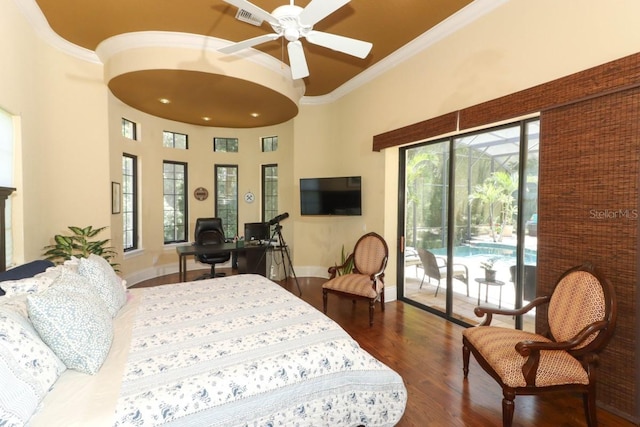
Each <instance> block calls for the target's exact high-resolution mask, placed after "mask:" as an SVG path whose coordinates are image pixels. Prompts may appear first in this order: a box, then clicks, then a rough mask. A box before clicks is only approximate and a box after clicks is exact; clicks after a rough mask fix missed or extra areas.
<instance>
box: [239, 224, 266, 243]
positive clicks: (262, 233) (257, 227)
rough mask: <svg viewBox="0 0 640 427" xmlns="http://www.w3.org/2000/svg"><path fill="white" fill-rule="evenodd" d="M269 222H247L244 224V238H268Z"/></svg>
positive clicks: (248, 240)
mask: <svg viewBox="0 0 640 427" xmlns="http://www.w3.org/2000/svg"><path fill="white" fill-rule="evenodd" d="M269 237H270V236H269V223H267V222H247V223H245V224H244V240H245V241H246V242H250V241H252V240H263V241H264V240H269Z"/></svg>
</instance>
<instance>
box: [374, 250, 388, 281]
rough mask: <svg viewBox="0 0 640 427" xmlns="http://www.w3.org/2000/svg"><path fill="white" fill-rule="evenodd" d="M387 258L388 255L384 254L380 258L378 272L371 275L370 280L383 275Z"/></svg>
mask: <svg viewBox="0 0 640 427" xmlns="http://www.w3.org/2000/svg"><path fill="white" fill-rule="evenodd" d="M388 260H389V257H388V256H385V257H384V259H383V260H382V265H381V266H380V270H378V272H376V273H374V274H372V275H371V280H377V279H378V278H383V277H384V270H385V268H387V261H388Z"/></svg>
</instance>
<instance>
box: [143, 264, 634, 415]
mask: <svg viewBox="0 0 640 427" xmlns="http://www.w3.org/2000/svg"><path fill="white" fill-rule="evenodd" d="M220 271H225V269H221V270H220ZM203 272H206V271H196V272H189V274H188V276H187V279H188V280H191V279H193V278H195V277H197V276H198V275H200V274H202V273H203ZM226 273H227V274H232V273H231V271H230V270H228V269H227V270H226ZM177 281H178V275H177V274H171V275H167V276H163V277H159V278H156V279H151V280H147V281H145V282H142V283H139V284H137V285H136V286H135V287H145V286H157V285H163V284H167V283H174V282H177ZM298 282H299V283H300V287H301V289H302V299H303V300H305V301H306V302H308V303H309V304H311V305H313V306H314V307H316V308H318V309H319V310H322V290H321V286H322V283H323V282H324V279H319V278H298ZM279 283H280V285H282V286H283V287H285V288H286V289H288V290H290V291H291V292H293V293H294V294H296V295H297V294H298V293H297V287H296V285H295V282H294V281H293V280H292V279H289V280H287V281H283V282H279ZM328 306H329V307H328V313H327V315H328V316H329V317H330V318H332V319H333V320H335V321H336V322H337V323H339V324H340V325H341V326H342V327H343V328H344V329H345V330H346V331H347V332H348V333H349V334H350V335H351V336H352V337H353V338H354V339H356V340H357V341H358V342H359V343H360V346H361V347H362V348H364V349H365V350H367V351H368V352H369V353H371V354H373V355H374V356H375V357H377V358H378V359H379V360H381V361H383V362H384V363H385V364H387V365H388V366H389V367H391V368H392V369H394V370H395V371H397V372H398V373H399V374H400V375H401V376H402V377H403V378H404V381H405V384H406V387H407V390H408V395H409V398H408V402H407V408H406V410H405V414H404V416H403V418H402V420H401V421H400V423H399V424H398V426H400V427H409V426H412V427H413V426H442V427H451V426H464V427H486V426H500V425H502V406H501V401H502V392H501V388H500V387H499V386H498V384H497V383H496V382H495V381H494V380H493V379H492V378H491V377H489V376H488V375H487V374H486V373H485V372H484V371H483V370H482V368H480V366H479V365H478V364H477V363H476V362H475V360H473V357H472V362H471V366H470V373H469V378H468V379H467V380H466V381H465V380H464V379H463V377H462V342H461V332H462V327H461V326H458V325H455V324H453V323H450V322H447V321H445V320H443V319H441V318H440V317H438V316H435V315H433V314H429V313H427V312H424V311H422V310H420V309H418V308H416V307H413V306H411V305H409V304H404V303H402V302H399V301H394V302H390V303H387V304H386V309H385V311H384V312H382V311H381V310H380V309H379V307H380V306H379V305H376V312H375V318H374V322H375V323H374V325H373V327H369V322H368V311H367V304H365V303H363V302H358V303H357V304H355V305H353V304H352V302H351V301H350V300H348V299H340V298H339V297H337V296H335V295H329V304H328ZM515 402H516V409H515V416H514V423H513V425H514V427H534V426H536V427H540V426H545V427H546V426H550V427H551V426H553V427H560V426H564V427H574V426H575V427H578V426H585V425H586V421H585V418H584V415H583V410H582V398H581V397H580V396H578V395H572V394H551V395H547V396H544V397H540V396H518V397H517V398H516V401H515ZM598 421H599V426H600V427H630V426H633V425H634V424H632V423H631V422H629V421H627V420H625V419H623V418H621V417H618V416H615V415H613V414H612V413H610V412H607V411H605V410H603V409H599V410H598Z"/></svg>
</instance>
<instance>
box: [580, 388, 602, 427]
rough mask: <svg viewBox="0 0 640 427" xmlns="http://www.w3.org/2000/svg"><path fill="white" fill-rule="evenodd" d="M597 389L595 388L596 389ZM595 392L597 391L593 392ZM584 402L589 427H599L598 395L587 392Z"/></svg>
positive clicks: (583, 396) (583, 398) (584, 395)
mask: <svg viewBox="0 0 640 427" xmlns="http://www.w3.org/2000/svg"><path fill="white" fill-rule="evenodd" d="M594 389H595V387H594ZM592 391H595V390H592ZM582 401H583V404H584V415H585V417H586V418H587V426H589V427H597V426H598V417H597V408H596V394H595V392H587V393H584V394H583V395H582Z"/></svg>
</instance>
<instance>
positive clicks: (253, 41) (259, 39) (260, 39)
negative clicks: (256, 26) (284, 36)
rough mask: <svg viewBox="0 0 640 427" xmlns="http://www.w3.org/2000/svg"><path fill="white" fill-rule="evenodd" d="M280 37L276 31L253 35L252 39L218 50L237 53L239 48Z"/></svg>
mask: <svg viewBox="0 0 640 427" xmlns="http://www.w3.org/2000/svg"><path fill="white" fill-rule="evenodd" d="M278 37H280V36H279V35H278V34H276V33H272V34H265V35H262V36H258V37H253V38H251V39H247V40H243V41H241V42H238V43H234V44H230V45H229V46H225V47H222V48H220V49H218V52H222V53H235V52H238V51H239V50H242V49H246V48H248V47H253V46H255V45H258V44H261V43H265V42H268V41H271V40H275V39H277V38H278Z"/></svg>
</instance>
